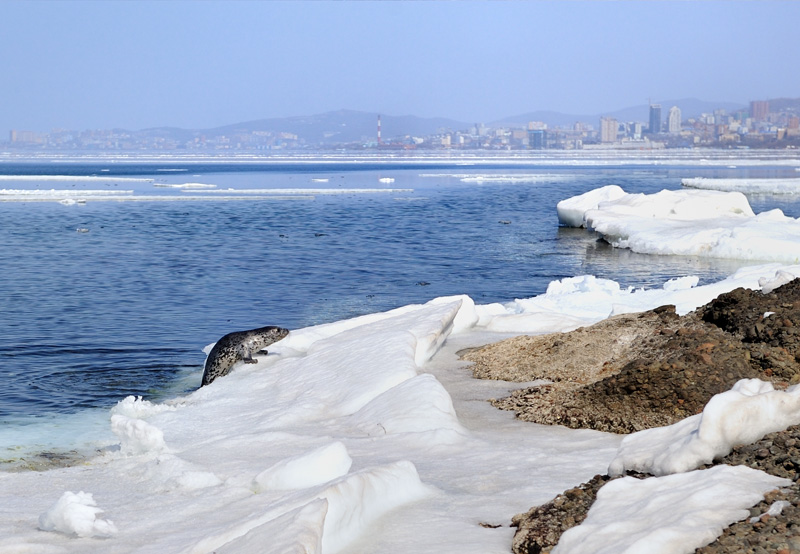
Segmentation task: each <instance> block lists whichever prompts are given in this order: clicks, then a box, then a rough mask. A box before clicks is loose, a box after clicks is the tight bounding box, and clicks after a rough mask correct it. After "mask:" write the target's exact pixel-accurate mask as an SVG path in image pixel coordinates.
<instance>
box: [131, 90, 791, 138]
mask: <svg viewBox="0 0 800 554" xmlns="http://www.w3.org/2000/svg"><path fill="white" fill-rule="evenodd" d="M654 103H655V101H654ZM658 103H659V104H661V110H662V111H661V114H662V117H663V118H666V117H667V113H668V112H669V108H670V107H672V106H678V107H679V108H680V109H681V115H682V116H683V119H688V118H691V117H697V116H699V115H700V114H702V113H712V112H713V111H714V110H717V109H724V110H727V111H728V112H729V113H731V112H734V111H736V110H739V109H742V108H747V106H746V105H743V104H737V103H735V102H708V101H704V100H698V99H697V98H683V99H680V100H662V101H659V102H658ZM770 104H771V107H772V109H773V110H776V111H777V110H783V111H794V112H795V113H799V114H800V98H796V99H791V98H780V99H775V100H770ZM601 116H605V117H614V118H616V119H617V120H618V121H621V122H623V121H624V122H627V121H641V122H643V123H646V122H647V121H648V119H649V105H648V104H640V105H638V106H631V107H628V108H623V109H619V110H615V111H609V112H604V113H600V114H565V113H561V112H555V111H547V110H539V111H533V112H527V113H523V114H519V115H515V116H509V117H505V118H503V119H498V120H496V121H491V122H464V121H456V120H454V119H447V118H441V117H433V118H425V117H417V116H413V115H405V116H395V115H387V114H381V136H382V138H383V139H384V140H386V141H388V140H390V139H392V138H395V137H401V136H406V135H411V136H428V135H434V134H437V133H440V132H443V131H467V130H468V129H470V127H472V126H473V125H475V123H486V124H487V125H489V126H494V127H517V128H525V127H527V125H528V122H530V121H542V122H544V123H547V125H548V126H549V127H568V126H572V125H573V124H574V123H575V122H578V121H582V122H586V123H590V124H595V125H596V124H597V123H598V122H599V120H600V117H601ZM377 125H378V114H377V113H375V112H363V111H356V110H338V111H333V112H326V113H321V114H316V115H308V116H297V117H280V118H271V119H257V120H253V121H244V122H241V123H236V124H233V125H225V126H222V127H215V128H212V129H178V128H174V127H162V128H156V129H143V130H141V131H136V132H134V133H133V134H134V135H136V136H144V135H147V136H150V137H159V138H164V139H173V140H177V141H181V142H185V141H190V140H192V139H193V138H195V137H198V136H200V135H205V136H207V137H214V136H220V135H228V136H230V135H236V134H239V133H245V134H247V133H252V132H254V131H262V132H271V133H291V134H293V135H297V137H298V138H299V139H301V140H302V141H304V142H305V143H307V144H311V145H315V144H323V143H328V144H336V143H341V144H343V143H354V142H374V141H375V140H376V139H377V133H378V130H377Z"/></svg>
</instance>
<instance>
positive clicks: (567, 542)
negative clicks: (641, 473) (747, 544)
mask: <svg viewBox="0 0 800 554" xmlns="http://www.w3.org/2000/svg"><path fill="white" fill-rule="evenodd" d="M790 484H791V481H790V480H788V479H782V478H780V477H775V476H772V475H769V474H767V473H764V472H763V471H759V470H756V469H751V468H749V467H745V466H726V465H720V466H715V467H713V468H711V469H707V470H702V471H700V470H698V471H692V472H689V473H682V474H678V475H669V476H666V477H652V478H649V479H641V480H640V479H636V478H634V477H623V478H622V479H617V480H615V481H611V482H610V483H608V484H607V485H605V486H604V487H602V488H601V489H600V490H599V491H598V493H597V500H596V501H595V503H594V504H593V505H592V507H591V509H590V510H589V513H588V515H587V516H586V519H585V520H584V521H583V523H581V525H579V526H577V527H573V528H572V529H569V530H568V531H566V532H565V533H564V534H563V535H562V536H561V539H560V540H559V542H558V545H557V546H556V547H555V548H554V549H553V550H552V554H590V553H591V554H622V553H627V554H636V553H640V552H647V553H648V554H689V553H691V552H694V551H695V550H696V549H697V548H700V547H701V546H705V545H706V544H709V543H711V542H713V541H714V539H716V538H717V537H718V536H719V535H720V534H722V531H723V529H725V528H726V527H727V526H728V525H730V524H731V523H734V522H736V521H740V520H742V519H744V518H746V517H747V516H748V515H749V512H748V509H749V508H750V507H751V506H753V505H755V504H757V503H758V502H760V501H761V500H762V499H763V498H764V494H765V493H767V492H769V491H771V490H774V489H776V488H779V487H784V486H787V485H790Z"/></svg>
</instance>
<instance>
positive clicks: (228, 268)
mask: <svg viewBox="0 0 800 554" xmlns="http://www.w3.org/2000/svg"><path fill="white" fill-rule="evenodd" d="M792 169H793V168H792V167H789V168H785V167H782V166H774V167H773V166H771V165H769V164H761V165H755V166H748V167H744V168H735V169H734V168H726V167H724V166H723V167H722V168H720V167H712V168H709V167H706V166H704V165H692V164H682V165H679V166H671V167H666V168H665V167H657V166H653V167H651V166H647V165H643V166H642V165H636V166H627V165H619V166H612V167H606V168H598V167H594V166H585V167H581V166H577V167H576V166H566V165H564V164H563V163H558V162H554V163H552V164H551V165H547V164H544V165H543V164H541V163H538V164H537V165H536V166H533V167H527V166H525V165H524V163H523V164H520V163H514V164H509V165H508V166H503V165H502V164H496V163H495V164H491V165H489V166H481V165H480V164H472V165H464V164H463V163H462V162H461V161H459V160H453V161H448V160H443V161H439V162H437V163H436V164H417V163H415V162H407V163H404V162H403V161H402V160H400V161H395V162H393V163H392V164H390V165H383V164H381V163H379V162H375V161H374V160H373V161H371V162H370V163H366V164H365V163H352V164H331V163H328V162H326V161H325V160H324V159H317V158H314V157H311V158H308V157H304V158H303V159H302V162H301V163H300V162H298V161H297V160H295V161H292V160H289V161H288V162H286V163H280V164H275V163H273V164H252V163H248V164H240V163H221V162H219V161H216V162H215V163H205V162H194V161H192V160H177V161H175V160H170V159H166V160H163V159H159V160H157V161H152V160H148V161H146V162H140V163H125V164H116V165H115V164H98V163H97V162H92V163H88V162H81V161H78V162H75V163H70V164H63V165H55V166H54V165H53V164H42V163H39V162H36V163H31V162H27V163H5V164H0V174H4V175H5V177H4V180H3V181H0V188H6V189H9V188H13V189H28V190H40V191H41V190H50V189H53V188H56V189H63V190H67V189H75V190H80V189H81V188H83V189H105V190H109V191H118V190H125V189H131V190H132V193H133V196H134V197H135V196H137V195H152V196H154V197H161V198H158V199H152V200H147V201H129V200H130V199H127V201H126V200H125V199H123V200H121V201H114V200H109V201H92V200H91V197H87V198H88V200H87V201H86V202H85V203H77V204H76V203H66V204H62V203H59V202H56V201H47V202H42V201H37V202H33V201H31V202H0V238H1V239H2V243H0V244H1V245H2V246H0V292H1V293H2V294H1V295H0V318H1V319H0V374H1V375H2V377H3V383H4V386H3V387H2V389H1V390H0V448H2V447H4V446H9V444H11V443H13V444H15V445H19V444H20V443H24V442H26V441H29V442H36V441H37V438H36V437H35V434H36V433H38V432H42V433H44V434H48V433H53V432H55V433H67V435H65V437H67V438H65V441H67V442H68V441H69V440H75V438H74V437H73V436H72V435H71V434H69V433H71V432H72V433H75V432H78V431H76V428H77V427H80V426H77V427H76V426H75V425H71V424H67V425H65V426H64V428H63V429H61V430H58V429H56V431H53V428H52V427H50V428H47V427H46V426H45V430H44V431H42V429H43V427H42V426H41V425H40V426H38V427H37V426H36V425H35V424H42V423H49V424H54V423H53V422H59V421H66V420H69V418H72V420H74V418H81V417H83V416H82V415H81V414H85V413H90V412H91V410H102V411H105V410H107V409H108V408H109V407H111V406H113V405H114V404H115V403H116V402H117V401H118V400H120V399H122V398H124V397H125V396H127V395H142V396H144V397H145V398H149V399H151V400H159V399H164V398H166V397H169V396H172V395H176V394H180V393H182V392H186V391H188V390H191V389H193V388H195V387H197V386H199V383H200V377H201V375H202V365H203V361H204V359H205V355H204V354H203V352H202V348H203V347H204V346H206V345H208V344H209V343H212V342H214V341H216V340H217V339H218V338H219V337H220V336H222V335H224V334H226V333H228V332H231V331H235V330H242V329H248V328H252V327H259V326H264V325H280V326H284V327H288V328H290V329H295V328H300V327H305V326H309V325H315V324H320V323H326V322H330V321H335V320H339V319H343V318H348V317H353V316H357V315H361V314H365V313H371V312H376V311H382V310H387V309H391V308H395V307H398V306H402V305H406V304H411V303H422V302H426V301H428V300H430V299H432V298H435V297H439V296H447V295H455V294H467V295H469V296H471V297H472V298H473V299H474V300H475V302H476V303H479V304H487V303H491V302H505V301H510V300H513V299H515V298H527V297H531V296H535V295H537V294H541V293H543V292H544V291H545V289H546V287H547V285H548V283H550V282H551V281H553V280H555V279H560V278H563V277H568V276H573V275H581V274H592V275H597V276H599V277H604V278H609V279H614V280H616V281H618V282H620V283H621V284H622V285H623V286H634V287H650V286H660V285H661V284H663V282H664V281H666V280H668V279H670V278H673V277H677V276H682V275H698V276H699V277H700V279H701V283H702V282H709V281H712V280H717V279H721V278H723V277H725V276H727V275H729V274H730V273H732V272H733V271H735V270H736V269H737V268H739V267H741V266H743V265H748V263H747V262H742V261H736V260H709V259H699V258H693V257H675V256H646V255H639V254H635V253H632V252H630V251H627V250H620V249H614V248H612V247H610V246H609V245H607V244H606V243H604V242H602V241H599V240H598V239H597V237H596V236H594V235H593V234H592V233H590V232H587V231H586V230H583V229H569V228H562V227H559V226H558V220H557V217H556V211H555V205H556V203H557V202H558V201H560V200H562V199H564V198H567V197H570V196H574V195H576V194H581V193H583V192H586V191H587V190H590V189H593V188H597V187H600V186H604V185H609V184H617V185H620V186H621V187H622V188H623V189H624V190H625V191H626V192H644V193H652V192H657V191H659V190H662V189H665V188H666V189H678V188H680V180H681V178H685V177H696V176H703V177H727V178H730V177H748V176H749V177H765V176H766V177H775V176H786V177H795V176H796V173H795V172H793V171H792ZM15 175H16V176H22V175H27V176H29V177H26V178H24V179H23V178H22V177H20V178H19V179H17V180H15V179H14V177H13V176H15ZM36 175H50V176H52V175H69V176H72V180H70V179H66V180H54V179H53V178H52V177H42V178H37V177H30V176H36ZM86 177H92V179H85V178H86ZM187 183H195V184H197V183H201V184H204V185H213V186H214V187H215V188H214V189H213V192H210V191H209V190H208V189H210V188H211V187H208V189H207V191H206V193H205V196H203V194H204V193H202V192H191V195H190V194H186V193H187V192H189V191H186V190H182V189H180V188H176V187H175V185H182V184H187ZM269 189H273V190H274V189H282V190H286V189H290V190H293V191H294V192H293V193H292V194H290V195H278V196H273V197H269V196H264V195H252V194H248V192H249V191H254V190H269ZM321 189H324V190H322V191H321ZM198 190H199V189H198ZM359 191H360V192H359ZM220 192H222V193H225V194H226V195H232V194H236V195H240V197H238V198H237V199H234V200H230V199H222V196H221V195H220V194H219V193H220ZM335 192H340V193H339V194H334V193H335ZM126 194H127V193H126ZM198 195H199V196H202V198H201V199H198V198H197V197H198ZM167 197H168V198H167ZM160 200H170V201H160ZM751 204H752V205H753V208H754V210H755V211H756V212H760V211H764V210H766V209H772V208H775V207H778V208H781V209H782V210H783V211H784V212H785V213H786V214H787V215H791V216H793V217H798V216H800V202H798V201H797V198H796V197H791V196H781V197H771V196H765V197H754V198H751ZM87 411H88V412H87ZM68 414H70V415H69V417H67V415H68ZM89 419H90V420H91V417H89ZM70 421H71V420H70ZM80 432H86V429H85V426H84V429H83V431H80ZM3 433H5V439H4V435H3ZM9 436H11V437H13V438H8V437H9ZM4 443H5V444H4Z"/></svg>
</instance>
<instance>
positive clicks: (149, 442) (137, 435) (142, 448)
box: [111, 414, 166, 456]
mask: <svg viewBox="0 0 800 554" xmlns="http://www.w3.org/2000/svg"><path fill="white" fill-rule="evenodd" d="M111 430H112V431H113V432H114V434H115V435H117V437H119V440H120V450H121V451H122V453H123V454H125V455H127V456H136V455H139V454H146V453H148V452H160V451H162V450H164V449H165V448H166V444H165V443H164V433H163V432H161V429H159V428H158V427H155V426H154V425H151V424H149V423H147V422H146V421H144V420H142V419H136V418H132V417H128V416H124V415H121V414H114V415H112V416H111Z"/></svg>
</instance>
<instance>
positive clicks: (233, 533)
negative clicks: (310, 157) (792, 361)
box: [0, 265, 800, 554]
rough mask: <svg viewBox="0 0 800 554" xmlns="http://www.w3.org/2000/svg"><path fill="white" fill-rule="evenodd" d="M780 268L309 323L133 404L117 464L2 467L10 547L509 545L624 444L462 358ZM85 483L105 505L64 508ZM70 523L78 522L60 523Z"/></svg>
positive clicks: (742, 282)
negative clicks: (512, 402) (209, 375)
mask: <svg viewBox="0 0 800 554" xmlns="http://www.w3.org/2000/svg"><path fill="white" fill-rule="evenodd" d="M779 268H780V266H776V265H769V266H759V267H755V268H749V269H747V270H741V271H739V272H737V274H736V275H735V276H732V277H731V278H729V279H726V280H724V281H722V282H720V283H715V284H712V285H705V286H700V287H692V286H691V283H685V282H682V284H681V285H676V284H673V285H670V286H667V287H665V288H663V289H654V290H639V291H631V290H626V289H621V288H620V287H619V286H618V285H616V284H614V283H613V282H606V281H603V280H596V279H590V278H573V279H566V280H564V281H562V282H558V283H554V285H553V287H551V290H550V291H549V292H548V293H547V294H545V295H542V296H540V297H535V298H532V299H527V300H524V301H522V300H521V301H517V302H513V303H510V304H507V305H505V306H501V305H499V304H494V305H486V306H475V305H474V304H473V303H472V301H471V300H470V299H469V298H467V297H451V298H442V299H437V300H434V301H432V302H429V303H428V304H425V305H421V306H406V307H403V308H399V309H396V310H392V311H390V312H385V313H379V314H372V315H369V316H362V317H360V318H356V319H353V320H346V321H340V322H336V323H332V324H328V325H321V326H318V327H311V328H306V329H300V330H296V331H293V332H292V334H290V335H289V337H287V338H286V339H284V341H281V342H280V343H276V344H275V345H273V347H272V348H271V349H270V350H271V353H270V355H269V356H266V357H261V358H260V360H259V363H258V364H256V365H255V366H244V365H242V366H240V367H238V368H237V370H236V371H234V372H233V373H232V374H230V375H228V376H226V377H225V378H221V379H218V380H217V381H215V382H214V383H212V385H210V386H207V387H203V388H201V389H199V390H198V391H196V392H194V393H192V394H189V395H187V396H186V397H183V398H178V399H175V400H173V401H170V402H165V403H162V404H152V403H149V402H147V401H142V400H136V399H134V398H133V397H130V398H128V399H126V400H124V401H121V402H120V404H119V405H118V406H117V407H115V408H114V409H113V410H112V414H113V415H112V420H111V428H112V430H113V431H114V433H115V434H116V437H117V441H118V442H117V444H118V446H116V447H114V446H113V445H109V446H110V448H109V449H108V450H107V451H106V453H105V454H103V455H101V456H99V457H98V458H95V459H93V460H89V461H87V463H85V464H82V465H80V466H76V467H69V468H61V469H54V470H51V471H47V472H44V473H35V472H27V473H2V474H0V481H2V483H3V487H2V489H3V493H2V499H1V500H2V503H3V505H4V506H5V507H6V510H5V512H4V515H3V516H2V519H0V530H2V535H3V536H4V537H6V538H5V539H2V541H0V547H5V548H10V549H12V550H13V548H23V547H25V548H29V549H30V551H32V552H45V551H50V549H52V548H56V549H57V551H60V552H80V551H84V550H86V549H87V548H91V549H92V550H93V551H97V552H105V551H108V552H111V551H114V552H119V551H121V550H120V549H121V548H122V545H126V546H125V547H124V548H122V551H139V552H156V551H183V552H203V551H210V550H217V551H226V550H225V549H228V551H232V552H236V551H242V550H241V549H243V548H245V549H246V546H245V545H248V544H255V543H254V542H253V541H258V540H265V538H266V537H281V538H282V539H283V540H285V541H289V542H284V543H281V542H280V541H278V540H277V539H275V542H273V543H271V544H281V545H282V546H281V548H284V547H286V546H287V545H288V544H294V545H295V546H297V547H299V545H300V544H303V545H304V546H306V547H308V548H310V549H311V551H315V550H314V548H317V547H318V546H319V545H322V547H323V549H324V551H325V552H343V551H346V552H353V553H358V552H365V553H366V552H374V551H376V550H382V549H384V550H385V549H390V548H392V547H393V545H397V544H403V545H404V548H405V550H406V552H410V553H420V554H421V553H423V552H430V550H431V549H432V548H434V549H440V550H447V549H454V550H458V551H462V552H468V553H471V552H474V553H475V554H478V553H486V552H507V551H508V548H509V545H510V541H511V535H512V534H513V529H511V528H509V527H508V522H509V521H510V518H511V516H513V515H514V514H515V513H519V512H521V511H525V510H527V508H528V507H530V505H532V504H536V503H542V502H545V501H547V500H549V499H550V498H552V497H553V496H555V495H556V494H557V493H559V492H561V491H563V490H566V489H568V488H570V487H572V486H575V485H577V484H578V483H581V482H583V481H586V480H588V479H589V478H590V477H591V476H593V475H595V474H597V473H604V472H605V471H606V470H607V468H608V466H609V464H610V463H611V461H612V460H613V458H614V457H615V456H616V455H617V448H618V446H619V444H620V440H621V439H622V437H621V436H619V435H610V434H606V433H599V432H594V431H574V430H568V429H564V428H561V427H542V426H538V425H532V424H527V423H524V422H521V421H517V420H514V419H513V418H512V416H511V414H508V413H505V412H501V411H499V410H496V409H494V408H492V407H491V406H490V405H489V404H488V403H487V402H485V400H486V399H488V398H491V397H493V396H497V395H500V394H505V393H506V392H507V391H508V390H509V389H510V388H512V387H513V388H515V387H518V386H519V384H518V383H514V384H511V383H504V382H486V381H483V382H481V381H476V380H474V379H472V378H471V376H470V375H469V371H468V370H466V369H465V364H464V363H463V362H458V361H457V358H456V354H455V353H456V352H457V351H458V350H461V349H462V348H464V347H467V346H475V345H478V344H483V343H486V342H491V341H495V340H497V339H498V338H503V337H507V336H509V335H510V334H513V333H512V332H510V329H511V328H514V327H516V328H518V329H522V328H524V327H526V325H527V324H526V322H527V321H530V322H531V323H533V322H536V321H538V322H539V323H538V324H537V325H539V326H540V328H541V327H542V323H541V322H542V321H543V320H544V321H550V322H551V328H552V329H553V330H563V329H564V328H568V327H572V328H574V327H576V326H579V325H586V324H589V323H592V322H595V321H598V320H600V319H603V318H604V317H606V316H607V315H608V314H610V313H611V312H615V311H616V312H620V311H635V310H641V309H648V308H652V307H655V306H657V305H661V304H664V303H666V302H672V303H675V304H677V305H679V307H680V308H679V309H680V310H691V309H693V308H694V307H696V306H699V305H701V304H703V303H705V302H707V301H708V300H709V299H711V298H713V297H715V296H716V295H718V294H719V293H721V292H723V291H725V290H730V289H731V288H734V287H736V286H748V287H751V288H756V287H759V284H758V280H759V279H760V278H761V279H771V278H773V277H774V276H775V272H776V271H777V270H778V269H779ZM782 269H784V270H787V271H788V270H791V271H794V272H795V274H800V267H793V268H782ZM493 329H495V331H493ZM497 329H503V330H504V331H506V332H503V333H498V332H497V331H496V330H497ZM540 330H541V331H545V330H546V329H545V328H541V329H540ZM331 468H339V469H334V470H333V473H331ZM522 476H525V477H524V478H522ZM745 481H747V480H746V479H745ZM68 491H69V492H72V493H76V494H77V493H79V492H81V491H82V492H84V493H88V494H91V495H92V497H87V496H85V495H84V496H80V495H78V496H64V499H63V500H62V503H61V504H58V503H57V501H59V499H60V498H62V496H63V495H65V494H66V492H68ZM254 493H255V494H254ZM320 499H321V500H320ZM92 502H94V503H96V504H97V507H95V506H92V505H91V503H92ZM223 507H224V508H223ZM99 510H103V511H104V513H102V514H101V513H100V512H99ZM389 511H391V513H392V515H391V517H389V518H381V517H377V514H384V513H388V512H389ZM45 514H47V515H46V516H45ZM367 514H370V515H367ZM40 515H41V516H42V517H43V518H45V519H44V520H43V521H44V523H42V522H40V521H39V516H40ZM59 516H63V517H62V518H61V520H63V521H67V522H72V523H64V524H63V525H62V526H60V527H59V525H55V524H53V525H51V522H52V521H61V520H60V519H59ZM348 521H349V522H350V523H345V522H348ZM336 522H338V523H336ZM481 523H485V524H487V525H488V526H495V525H499V526H500V527H497V528H491V527H485V526H482V525H480V524H481ZM42 525H44V526H45V528H48V529H50V528H51V527H52V530H53V531H55V532H50V533H42V532H41V531H40V530H39V527H41V526H42ZM112 525H113V527H112ZM112 529H113V531H111V530H112ZM289 530H291V532H289ZM76 533H78V534H83V535H88V536H86V537H84V538H81V537H76V536H74V535H75V534H76ZM103 537H105V538H103ZM265 544H266V543H265ZM268 551H270V550H268ZM272 551H275V552H285V551H286V550H272Z"/></svg>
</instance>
